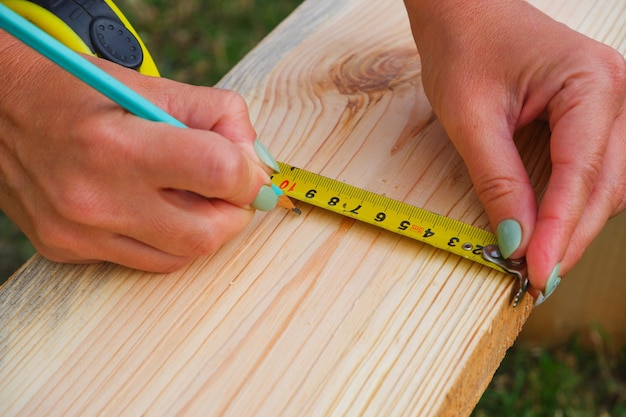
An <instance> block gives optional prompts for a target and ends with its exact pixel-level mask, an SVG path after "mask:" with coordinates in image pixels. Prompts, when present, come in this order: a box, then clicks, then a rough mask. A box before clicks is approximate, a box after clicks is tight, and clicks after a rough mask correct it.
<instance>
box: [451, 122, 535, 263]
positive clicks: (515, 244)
mask: <svg viewBox="0 0 626 417" xmlns="http://www.w3.org/2000/svg"><path fill="white" fill-rule="evenodd" d="M494 114H497V113H496V112H493V111H489V110H488V111H484V112H482V114H474V115H473V116H472V119H473V120H472V122H471V123H464V124H463V125H462V126H461V125H459V126H458V127H457V128H456V129H454V130H453V131H452V135H451V140H452V142H453V143H454V144H455V147H456V148H457V151H458V152H459V153H460V155H461V157H462V158H463V160H464V161H465V164H466V166H467V169H468V171H469V174H470V177H471V179H472V182H473V184H474V188H475V190H476V193H477V195H478V198H479V199H480V201H481V202H482V204H483V206H484V207H485V210H486V212H487V215H488V216H489V221H490V223H491V225H492V226H493V228H494V230H496V234H497V237H498V245H499V247H500V252H501V254H502V256H503V257H504V258H507V259H508V258H521V257H522V256H524V254H525V253H526V248H527V247H528V242H529V241H530V237H531V235H532V230H533V229H534V226H535V221H536V213H537V201H536V197H535V193H534V190H533V188H532V185H531V183H530V180H529V177H528V174H527V172H526V169H525V167H524V164H523V162H522V160H521V158H520V155H519V152H518V150H517V147H516V146H515V143H514V141H513V128H511V127H509V126H508V124H507V122H506V118H505V117H504V116H502V117H500V118H496V117H494V116H493V115H494Z"/></svg>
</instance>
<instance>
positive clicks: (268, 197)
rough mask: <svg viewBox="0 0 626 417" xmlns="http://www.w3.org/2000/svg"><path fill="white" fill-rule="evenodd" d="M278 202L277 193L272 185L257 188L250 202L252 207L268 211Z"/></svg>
mask: <svg viewBox="0 0 626 417" xmlns="http://www.w3.org/2000/svg"><path fill="white" fill-rule="evenodd" d="M277 203H278V195H277V194H276V193H275V192H274V190H273V189H272V187H270V186H269V185H264V186H263V187H261V189H260V190H259V194H257V196H256V198H255V199H254V201H253V202H252V207H254V208H255V209H257V210H261V211H270V210H272V209H273V208H274V207H276V204H277Z"/></svg>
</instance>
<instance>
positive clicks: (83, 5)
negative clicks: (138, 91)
mask: <svg viewBox="0 0 626 417" xmlns="http://www.w3.org/2000/svg"><path fill="white" fill-rule="evenodd" d="M30 1H31V2H32V3H35V4H37V5H39V6H41V7H43V8H44V9H46V10H48V11H49V12H51V13H53V14H54V15H55V16H57V17H58V18H59V19H61V20H62V21H63V22H64V23H65V24H66V25H68V26H69V27H70V28H72V30H73V31H74V32H75V33H76V34H77V35H78V36H79V37H80V38H81V39H82V40H83V42H85V44H87V46H89V48H90V49H91V51H92V52H93V53H94V54H96V55H97V56H99V57H101V58H104V59H106V60H108V61H111V62H114V63H116V64H118V65H122V66H124V67H126V68H132V69H138V68H139V66H140V65H141V63H142V62H143V51H142V50H141V45H140V44H139V41H138V40H137V38H136V37H135V36H134V35H133V33H132V32H131V31H129V30H128V29H127V28H126V26H125V25H124V23H123V22H122V21H121V20H120V18H119V17H118V16H117V15H116V14H115V12H114V11H113V10H112V9H111V8H110V7H109V5H108V4H107V3H106V2H105V1H104V0H30Z"/></svg>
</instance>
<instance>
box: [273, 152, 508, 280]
mask: <svg viewBox="0 0 626 417" xmlns="http://www.w3.org/2000/svg"><path fill="white" fill-rule="evenodd" d="M278 164H279V166H280V169H281V172H279V173H277V174H274V175H273V176H272V182H273V183H274V184H275V185H277V186H278V187H279V188H280V189H281V190H283V192H284V193H285V194H286V195H287V196H288V197H290V198H293V199H295V200H299V201H302V202H305V203H308V204H311V205H313V206H317V207H320V208H323V209H326V210H329V211H332V212H334V213H338V214H340V215H342V216H348V217H352V218H355V219H358V220H361V221H363V222H365V223H369V224H371V225H374V226H377V227H381V228H383V229H386V230H389V231H391V232H393V233H397V234H400V235H402V236H406V237H409V238H411V239H414V240H417V241H420V242H424V243H427V244H429V245H431V246H434V247H436V248H439V249H443V250H445V251H446V252H450V253H454V254H456V255H459V256H462V257H464V258H467V259H471V260H473V261H475V262H478V263H481V264H483V265H487V266H489V267H491V268H494V269H500V268H499V267H497V266H496V265H495V264H493V263H492V262H488V261H486V260H484V259H483V257H482V249H483V248H484V247H485V246H487V245H493V244H495V242H496V238H495V236H494V235H493V233H489V232H487V231H485V230H482V229H479V228H476V227H474V226H470V225H467V224H465V223H462V222H460V221H457V220H454V219H450V218H447V217H445V216H441V215H438V214H436V213H432V212H430V211H427V210H425V209H422V208H419V207H414V206H410V205H408V204H406V203H403V202H400V201H397V200H393V199H390V198H388V197H385V196H381V195H378V194H375V193H372V192H369V191H366V190H362V189H359V188H356V187H353V186H351V185H348V184H344V183H342V182H340V181H337V180H333V179H331V178H327V177H324V176H321V175H319V174H315V173H312V172H309V171H305V170H302V169H300V168H296V167H291V166H289V165H286V164H284V163H282V162H279V163H278Z"/></svg>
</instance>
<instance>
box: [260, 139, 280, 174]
mask: <svg viewBox="0 0 626 417" xmlns="http://www.w3.org/2000/svg"><path fill="white" fill-rule="evenodd" d="M254 151H255V152H256V154H257V156H258V157H259V159H260V160H261V162H263V163H264V164H265V165H267V166H268V167H270V168H272V169H273V170H274V172H280V167H279V166H278V163H277V162H276V159H274V157H273V156H272V154H271V153H270V151H269V150H268V149H267V148H266V147H265V145H263V144H262V143H261V141H260V140H258V139H257V140H255V141H254Z"/></svg>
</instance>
